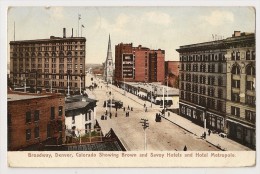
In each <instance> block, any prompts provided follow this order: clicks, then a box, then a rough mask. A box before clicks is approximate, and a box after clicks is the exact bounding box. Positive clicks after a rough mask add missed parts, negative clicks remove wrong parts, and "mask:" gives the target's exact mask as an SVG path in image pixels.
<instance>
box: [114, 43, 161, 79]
mask: <svg viewBox="0 0 260 174" xmlns="http://www.w3.org/2000/svg"><path fill="white" fill-rule="evenodd" d="M164 59H165V51H164V50H161V49H158V50H151V49H149V48H146V47H142V46H141V45H139V46H138V47H133V45H132V43H131V44H123V43H120V44H118V45H116V47H115V80H116V81H118V82H122V81H132V82H162V81H163V80H164Z"/></svg>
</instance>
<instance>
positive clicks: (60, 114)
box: [59, 106, 63, 116]
mask: <svg viewBox="0 0 260 174" xmlns="http://www.w3.org/2000/svg"><path fill="white" fill-rule="evenodd" d="M62 111H63V107H62V106H59V116H62V113H63V112H62Z"/></svg>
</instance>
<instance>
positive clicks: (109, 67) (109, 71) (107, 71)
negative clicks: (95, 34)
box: [104, 35, 114, 83]
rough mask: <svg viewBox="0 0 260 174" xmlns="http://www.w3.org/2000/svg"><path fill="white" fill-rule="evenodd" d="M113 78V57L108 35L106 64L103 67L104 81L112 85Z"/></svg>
mask: <svg viewBox="0 0 260 174" xmlns="http://www.w3.org/2000/svg"><path fill="white" fill-rule="evenodd" d="M113 76H114V64H113V57H112V50H111V40H110V35H109V40H108V48H107V57H106V62H105V67H104V77H105V81H106V82H108V83H112V82H113Z"/></svg>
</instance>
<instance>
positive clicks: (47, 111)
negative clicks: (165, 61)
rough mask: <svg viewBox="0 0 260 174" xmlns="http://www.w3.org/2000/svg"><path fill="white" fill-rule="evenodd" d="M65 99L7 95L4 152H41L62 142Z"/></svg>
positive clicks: (14, 93)
mask: <svg viewBox="0 0 260 174" xmlns="http://www.w3.org/2000/svg"><path fill="white" fill-rule="evenodd" d="M64 105H65V97H64V95H61V94H51V93H42V94H30V93H21V92H12V91H9V92H8V95H7V107H8V111H7V113H8V150H9V151H16V150H35V151H37V150H42V149H44V146H45V145H58V144H62V143H63V142H64V140H65V129H64V128H65V125H64V123H65V121H64V120H65V117H64V115H65V108H64Z"/></svg>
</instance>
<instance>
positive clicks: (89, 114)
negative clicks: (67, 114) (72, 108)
mask: <svg viewBox="0 0 260 174" xmlns="http://www.w3.org/2000/svg"><path fill="white" fill-rule="evenodd" d="M88 119H89V120H91V110H89V111H88Z"/></svg>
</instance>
